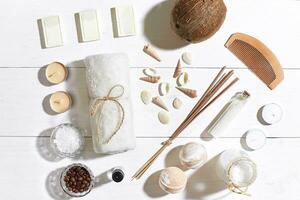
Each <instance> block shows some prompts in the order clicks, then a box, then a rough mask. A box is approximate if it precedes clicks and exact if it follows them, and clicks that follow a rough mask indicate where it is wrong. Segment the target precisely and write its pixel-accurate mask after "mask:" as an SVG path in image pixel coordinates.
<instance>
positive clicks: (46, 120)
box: [0, 63, 300, 137]
mask: <svg viewBox="0 0 300 200" xmlns="http://www.w3.org/2000/svg"><path fill="white" fill-rule="evenodd" d="M77 66H80V65H79V64H78V63H77ZM186 71H187V72H188V73H189V75H190V80H191V81H190V83H189V85H188V87H191V88H195V89H197V90H198V93H199V94H201V93H202V92H203V91H204V89H205V88H206V87H207V86H208V84H209V82H210V81H211V79H212V77H213V76H214V75H215V74H216V73H217V72H218V69H206V68H188V69H186ZM235 71H236V74H237V76H238V77H240V79H241V81H240V82H239V83H238V84H237V85H236V86H234V88H232V89H231V90H230V91H229V92H227V93H226V94H225V95H224V97H221V99H220V100H218V101H217V102H216V103H215V104H214V105H212V106H211V107H210V108H209V109H208V110H207V111H206V112H205V113H203V114H202V115H201V116H200V117H199V119H197V120H196V121H195V123H193V124H191V126H190V127H189V128H187V129H186V131H185V132H184V133H183V135H182V136H184V137H199V136H200V135H201V133H202V131H203V130H204V129H205V127H206V126H207V125H208V124H209V122H210V121H211V120H212V119H213V117H214V116H215V115H216V114H217V112H218V111H219V110H220V109H221V108H222V106H223V105H224V104H225V103H226V102H227V101H228V100H229V99H230V97H231V96H232V95H233V94H234V93H235V92H238V91H241V90H244V89H246V90H248V91H249V92H250V93H251V98H250V100H249V102H248V104H247V106H246V107H245V109H244V110H243V111H242V112H241V113H240V115H239V117H238V118H237V120H236V121H235V123H233V124H232V125H231V126H230V127H229V128H230V129H229V130H228V131H227V132H226V133H224V134H223V136H224V137H241V136H242V134H243V133H244V132H245V131H246V130H248V129H249V128H262V129H264V130H265V131H266V133H267V135H268V136H269V137H299V135H298V133H297V131H295V130H297V129H298V126H297V124H296V123H295V122H296V121H297V119H298V113H297V112H295V108H297V107H298V102H299V98H300V93H299V92H300V91H299V89H298V85H297V84H295V83H297V82H298V79H299V76H300V71H299V70H285V75H286V79H285V80H284V82H283V83H282V84H281V85H279V86H278V88H276V89H275V90H274V91H270V90H269V89H268V88H267V87H266V86H264V85H263V84H262V83H261V82H260V81H259V80H258V79H257V78H256V77H255V76H254V75H253V74H251V72H249V71H248V70H245V69H238V70H235ZM0 72H1V73H0V80H1V82H0V111H1V115H0V124H1V129H0V135H2V136H4V135H5V136H38V135H39V134H40V133H41V132H42V131H43V130H46V129H49V128H51V127H54V126H56V125H58V124H60V123H65V122H72V123H74V124H75V125H77V126H79V127H81V128H83V129H86V130H87V135H90V133H89V132H90V131H89V116H88V102H89V98H88V93H87V89H86V83H85V71H84V68H74V69H71V70H70V76H69V79H68V80H67V81H66V82H64V83H62V84H59V85H55V86H51V87H47V86H43V85H42V84H41V83H40V82H39V80H38V73H39V69H36V68H26V69H25V68H20V69H14V68H5V69H1V71H0ZM159 73H160V74H161V75H162V77H163V80H164V81H167V80H171V75H172V73H173V69H172V68H163V69H159ZM141 75H142V70H140V69H131V80H132V84H131V85H132V88H131V91H132V100H133V102H134V103H133V104H134V107H133V108H134V123H135V132H136V135H137V136H138V137H167V136H169V135H170V134H171V131H173V130H175V128H176V127H177V126H178V124H179V123H180V122H181V121H182V120H183V118H184V116H185V115H187V113H188V112H189V111H190V110H191V108H192V106H193V105H194V104H195V103H196V99H190V98H188V97H186V96H184V95H183V94H181V93H180V92H178V91H177V90H175V89H172V90H171V93H170V94H169V95H168V96H166V97H162V98H163V100H164V101H165V102H166V103H167V104H168V106H169V108H170V113H171V116H172V120H171V123H170V124H169V125H167V126H163V125H160V123H159V122H158V120H157V113H158V111H159V110H160V109H159V108H158V107H156V106H154V105H152V104H150V105H149V106H145V105H143V104H142V102H141V100H140V92H141V91H142V90H144V89H148V90H150V91H152V93H153V95H158V94H157V93H158V92H157V85H153V84H149V83H144V82H142V81H140V80H138V78H139V77H140V76H141ZM172 84H173V85H174V83H172ZM58 90H66V91H68V92H70V93H71V95H72V96H73V100H74V106H73V108H72V109H71V111H69V112H66V113H64V114H60V115H55V116H53V115H49V114H47V113H46V112H45V110H44V107H43V105H42V104H43V100H44V98H45V97H46V96H47V95H49V94H51V93H53V92H55V91H58ZM174 97H180V98H181V99H182V101H183V103H184V105H183V107H182V109H181V110H179V111H175V110H174V109H171V103H172V100H173V98H174ZM272 102H275V103H278V104H279V105H281V106H282V107H283V109H284V117H283V119H282V121H281V122H280V123H278V124H275V125H272V126H263V125H261V124H260V123H259V121H258V120H257V116H256V115H257V111H258V110H259V108H260V107H262V106H263V105H264V104H267V103H272ZM141 116H143V117H141Z"/></svg>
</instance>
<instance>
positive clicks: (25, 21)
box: [0, 0, 300, 68]
mask: <svg viewBox="0 0 300 200" xmlns="http://www.w3.org/2000/svg"><path fill="white" fill-rule="evenodd" d="M225 3H226V5H227V8H228V13H227V18H226V21H225V23H224V25H223V26H222V28H221V29H220V31H219V32H218V33H217V34H216V35H215V36H214V37H213V38H211V39H210V40H208V41H206V42H203V43H201V44H197V45H189V46H185V47H182V41H180V39H179V38H178V37H177V36H176V35H175V34H174V33H173V32H172V30H171V29H170V25H169V24H170V21H169V19H170V17H169V16H170V10H171V8H172V4H173V1H163V0H151V1H132V0H123V1H122V3H120V2H119V1H118V0H110V1H98V0H89V1H88V2H86V1H80V0H72V1H71V0H66V1H60V0H52V1H46V2H45V1H43V2H36V1H35V0H27V1H26V2H24V1H23V0H14V1H1V2H0V17H1V18H2V19H5V20H1V22H0V26H1V27H3V28H2V29H1V33H0V43H1V46H0V53H1V55H3V56H1V58H0V66H1V67H41V66H43V65H45V64H47V63H49V62H52V61H54V60H58V61H61V62H69V61H73V60H79V59H82V58H84V57H86V56H87V55H91V54H97V53H102V52H116V51H117V52H119V51H123V52H127V53H128V54H129V56H130V59H131V61H132V66H139V67H143V66H145V65H152V64H156V62H155V61H154V60H152V59H151V58H148V57H147V56H145V55H144V53H143V52H142V47H143V45H144V44H145V43H148V42H150V43H153V45H155V46H157V47H158V48H159V49H160V50H159V52H160V54H161V56H162V58H163V62H161V63H159V64H158V65H159V66H173V65H174V62H175V61H174V57H179V56H180V55H181V53H182V52H184V51H192V52H194V54H195V55H194V57H195V59H194V64H195V66H213V67H215V66H222V65H224V64H227V65H231V66H234V67H237V66H240V65H241V63H240V62H239V61H238V60H237V59H236V58H235V57H234V56H233V55H231V53H230V52H229V51H228V50H227V49H225V48H224V47H223V44H224V43H225V41H226V40H227V38H228V37H229V36H230V34H232V33H234V32H237V31H239V32H246V33H249V34H251V35H254V36H256V37H258V38H260V39H261V40H262V41H264V42H265V43H266V44H267V45H268V46H269V47H270V48H271V49H272V50H273V51H274V52H275V53H276V54H277V55H278V58H279V60H280V61H281V62H282V65H283V66H284V67H286V68H295V67H299V63H298V52H299V50H300V49H299V48H300V47H299V45H298V44H299V43H300V37H299V35H300V30H299V29H298V28H296V27H298V25H299V23H300V13H299V12H298V11H299V9H300V2H299V1H292V0H277V1H274V0H264V1H261V0H243V1H240V0H226V1H225ZM119 4H133V5H134V7H135V14H136V25H137V36H135V37H127V38H116V39H115V38H113V34H112V25H111V15H110V8H111V7H114V6H116V5H119ZM11 8H14V12H8V10H11ZM92 8H93V9H98V10H99V18H100V23H101V24H100V28H101V32H102V36H101V40H100V41H98V42H91V43H83V44H79V43H78V42H77V33H76V27H75V21H74V13H76V12H78V11H80V10H84V9H92ZM283 13H288V14H283ZM48 15H59V16H60V17H61V22H62V27H63V35H64V43H65V45H64V46H63V47H60V48H53V49H41V47H40V39H39V32H38V27H37V22H36V21H37V19H39V18H41V17H45V16H48ZM8 22H15V23H8Z"/></svg>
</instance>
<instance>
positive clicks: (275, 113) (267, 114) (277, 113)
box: [261, 103, 283, 124]
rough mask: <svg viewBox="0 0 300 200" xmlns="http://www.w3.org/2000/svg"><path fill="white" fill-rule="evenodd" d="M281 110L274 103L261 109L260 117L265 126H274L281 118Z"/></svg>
mask: <svg viewBox="0 0 300 200" xmlns="http://www.w3.org/2000/svg"><path fill="white" fill-rule="evenodd" d="M282 113H283V111H282V109H281V107H280V106H279V105H277V104H275V103H270V104H267V105H265V106H264V107H263V108H262V113H261V117H262V119H263V120H264V121H265V122H266V123H267V124H275V123H277V122H279V121H280V120H281V118H282Z"/></svg>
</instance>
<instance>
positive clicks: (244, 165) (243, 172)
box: [216, 149, 257, 194]
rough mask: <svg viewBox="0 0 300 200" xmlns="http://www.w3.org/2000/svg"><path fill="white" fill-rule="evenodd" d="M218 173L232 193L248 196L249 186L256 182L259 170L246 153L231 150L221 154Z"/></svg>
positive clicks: (217, 165)
mask: <svg viewBox="0 0 300 200" xmlns="http://www.w3.org/2000/svg"><path fill="white" fill-rule="evenodd" d="M216 173H217V175H218V176H219V178H220V179H222V180H223V181H224V182H225V183H226V184H227V186H228V189H229V190H230V191H232V192H235V193H239V194H246V192H247V189H248V186H250V185H251V184H252V183H253V182H254V181H255V180H256V176H257V168H256V164H255V163H254V162H253V161H252V160H251V159H250V158H249V156H248V154H247V153H246V152H244V151H241V150H238V149H229V150H225V151H223V152H222V153H221V154H220V156H219V158H218V160H217V163H216Z"/></svg>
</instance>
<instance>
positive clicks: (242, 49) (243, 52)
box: [228, 40, 276, 85]
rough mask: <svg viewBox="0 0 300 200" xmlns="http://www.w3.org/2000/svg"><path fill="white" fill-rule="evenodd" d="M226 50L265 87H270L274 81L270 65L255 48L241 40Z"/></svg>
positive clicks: (274, 77) (274, 76)
mask: <svg viewBox="0 0 300 200" xmlns="http://www.w3.org/2000/svg"><path fill="white" fill-rule="evenodd" d="M228 49H229V50H230V51H231V52H232V53H233V54H234V55H236V57H238V58H239V59H240V60H241V61H242V62H243V63H244V64H245V65H247V66H248V68H249V69H251V70H252V71H253V72H254V73H255V74H256V75H257V76H258V77H259V78H260V79H261V80H262V81H263V82H264V83H265V84H266V85H270V84H271V83H272V82H273V81H274V80H275V79H276V75H275V73H274V71H273V69H272V66H271V64H270V63H269V62H268V60H267V59H266V58H265V57H264V56H263V55H262V54H261V53H260V52H259V51H258V50H257V49H256V48H254V47H252V46H251V45H249V44H248V43H246V42H244V41H242V40H235V41H234V42H233V43H232V44H231V45H230V46H229V47H228Z"/></svg>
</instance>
